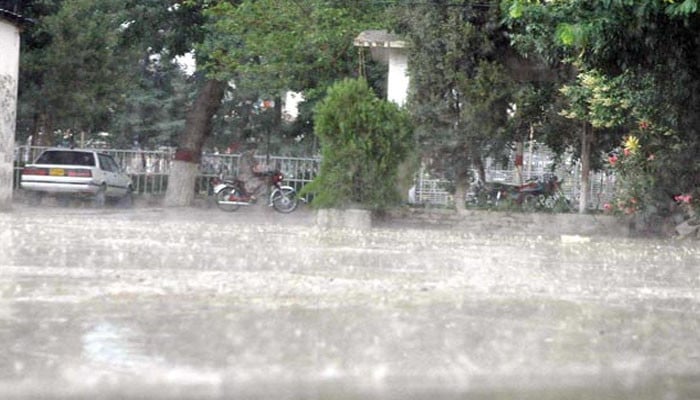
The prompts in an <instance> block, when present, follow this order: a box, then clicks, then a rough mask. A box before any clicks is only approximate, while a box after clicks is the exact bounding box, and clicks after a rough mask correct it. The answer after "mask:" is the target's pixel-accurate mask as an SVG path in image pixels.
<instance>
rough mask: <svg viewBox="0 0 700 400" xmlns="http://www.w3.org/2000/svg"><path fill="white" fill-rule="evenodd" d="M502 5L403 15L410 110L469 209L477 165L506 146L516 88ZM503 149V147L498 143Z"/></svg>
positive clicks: (449, 4) (440, 0) (424, 8)
mask: <svg viewBox="0 0 700 400" xmlns="http://www.w3.org/2000/svg"><path fill="white" fill-rule="evenodd" d="M498 21H499V12H498V7H497V3H496V2H486V3H478V4H477V3H474V2H471V1H446V0H435V1H430V2H428V3H426V4H424V5H423V4H421V5H418V6H416V7H412V8H402V9H400V10H399V18H398V27H399V29H400V31H401V32H402V33H404V34H405V35H406V37H407V38H408V41H409V43H410V46H409V49H410V50H409V70H410V72H409V73H410V75H411V85H412V91H411V94H410V98H409V108H410V110H411V113H412V115H413V116H414V119H415V122H416V124H417V132H416V134H417V140H418V143H419V146H421V147H422V148H423V149H425V150H426V153H427V154H426V155H425V156H426V157H427V158H429V159H432V160H433V162H434V163H437V162H438V161H442V162H441V164H442V165H441V166H440V167H441V168H443V169H444V170H445V172H446V174H447V175H449V176H451V177H453V178H454V179H455V181H456V188H457V190H456V195H455V197H456V205H457V207H458V209H462V208H464V206H465V197H466V191H467V188H468V185H469V170H470V168H471V166H472V163H477V164H479V163H480V161H481V160H482V157H485V156H486V155H487V154H488V153H489V152H490V151H497V150H498V149H499V147H500V148H502V145H503V142H504V141H505V140H504V135H505V133H506V132H505V131H504V127H505V126H506V118H507V109H508V105H509V103H510V97H511V93H512V90H513V87H512V83H513V82H512V80H511V79H510V78H509V75H508V74H507V71H506V69H505V67H504V66H503V63H502V60H500V59H499V56H498V55H499V53H500V52H502V51H504V49H506V48H507V46H508V44H507V42H505V41H504V39H505V37H504V36H503V33H502V32H501V28H500V24H499V22H498ZM498 143H500V144H501V146H498V145H497V144H498Z"/></svg>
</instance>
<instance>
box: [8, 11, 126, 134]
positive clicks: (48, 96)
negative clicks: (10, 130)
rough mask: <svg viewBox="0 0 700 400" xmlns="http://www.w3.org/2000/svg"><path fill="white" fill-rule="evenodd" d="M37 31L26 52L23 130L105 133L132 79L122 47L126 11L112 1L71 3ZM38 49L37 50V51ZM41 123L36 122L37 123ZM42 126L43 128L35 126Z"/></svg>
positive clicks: (47, 17)
mask: <svg viewBox="0 0 700 400" xmlns="http://www.w3.org/2000/svg"><path fill="white" fill-rule="evenodd" d="M61 5H62V6H61V8H60V9H58V10H54V9H48V10H44V11H47V12H54V11H55V13H51V14H49V15H45V16H43V18H41V19H40V20H39V21H38V23H37V25H35V26H34V27H33V28H32V30H31V36H32V38H31V39H27V41H26V42H25V43H31V44H32V45H34V46H35V47H33V48H29V49H28V50H27V51H26V52H23V53H22V60H21V63H22V66H23V68H22V76H21V78H20V84H21V87H20V102H21V103H20V108H19V114H20V115H19V117H18V120H19V121H20V124H21V125H20V129H19V130H20V132H24V135H29V134H32V133H35V132H36V131H38V130H40V129H44V130H45V131H46V132H48V133H50V132H52V131H53V130H54V129H63V130H64V131H67V130H73V131H74V132H79V131H85V132H97V131H100V130H104V129H105V128H106V126H107V125H108V123H109V120H110V118H111V116H112V112H113V111H114V110H115V109H116V108H118V106H119V104H121V101H122V96H121V93H122V92H123V88H124V87H125V85H126V82H128V80H129V76H130V73H129V70H128V67H127V66H128V62H127V60H128V59H129V58H130V57H131V55H132V54H131V53H130V52H129V50H128V49H124V48H122V47H120V46H119V43H120V42H119V40H120V34H121V31H122V27H121V23H122V22H123V21H124V18H123V15H124V14H123V12H124V10H123V9H122V8H121V7H120V5H119V3H115V2H112V1H107V0H99V1H88V0H70V1H68V0H66V1H64V2H62V3H61ZM33 50H35V51H33ZM35 121H36V122H35ZM31 124H36V125H38V126H31Z"/></svg>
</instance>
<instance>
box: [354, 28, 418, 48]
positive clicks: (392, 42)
mask: <svg viewBox="0 0 700 400" xmlns="http://www.w3.org/2000/svg"><path fill="white" fill-rule="evenodd" d="M353 43H354V44H355V46H356V47H382V48H390V49H403V48H404V47H406V42H405V41H404V40H402V39H401V37H399V36H398V35H395V34H393V33H388V32H387V31H384V30H381V31H379V30H375V31H364V32H362V33H360V34H359V35H358V36H357V37H356V38H355V40H354V42H353Z"/></svg>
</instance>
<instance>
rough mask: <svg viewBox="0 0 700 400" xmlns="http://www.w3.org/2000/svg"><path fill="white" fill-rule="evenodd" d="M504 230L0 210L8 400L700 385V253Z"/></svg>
mask: <svg viewBox="0 0 700 400" xmlns="http://www.w3.org/2000/svg"><path fill="white" fill-rule="evenodd" d="M511 217H512V216H511ZM573 217H574V216H572V218H573ZM489 218H490V219H489ZM498 218H500V220H499V219H498ZM507 218H508V216H507V215H503V216H500V217H496V216H490V217H487V218H482V223H481V224H477V223H475V222H474V221H475V220H476V219H477V218H471V219H470V218H469V217H468V216H465V217H464V218H463V219H462V220H459V221H454V220H453V221H451V222H450V223H447V222H445V221H444V219H443V220H441V219H440V218H439V214H438V217H437V220H436V221H434V223H432V224H426V223H423V222H420V221H416V220H415V219H413V220H412V219H411V218H407V217H404V218H398V217H397V218H386V219H383V220H377V221H376V222H375V223H374V224H373V226H372V227H371V228H370V229H350V228H343V227H325V226H320V225H319V224H317V223H316V215H315V213H314V212H313V211H311V210H309V209H308V207H304V208H303V209H302V210H299V211H298V212H296V213H294V214H291V215H281V214H279V213H275V212H274V211H272V210H269V209H266V208H265V207H262V206H259V207H253V208H247V209H245V210H242V211H240V212H237V213H234V214H228V213H222V212H219V211H218V210H216V209H212V208H206V207H205V208H201V207H200V208H196V207H190V208H170V209H169V208H158V207H137V208H134V209H132V210H120V209H109V208H108V209H104V210H99V209H90V208H72V207H51V206H46V207H41V208H31V207H26V206H21V205H20V206H18V207H16V208H15V210H14V211H13V212H10V213H4V214H0V232H1V233H0V235H1V236H2V237H1V238H0V239H2V240H0V254H2V257H1V258H0V260H2V261H0V263H1V265H0V339H1V340H2V342H3V343H5V351H3V354H2V362H1V363H0V393H3V397H4V398H23V399H24V398H48V397H50V398H59V399H60V398H71V399H73V398H85V399H95V398H100V399H102V398H104V399H117V398H119V399H122V398H154V399H160V398H163V399H186V398H204V399H207V398H209V399H219V398H221V399H224V398H275V399H327V398H336V399H360V398H362V399H366V398H378V399H406V398H416V399H419V398H426V397H431V398H440V399H442V398H445V399H457V398H465V397H468V398H476V399H480V398H484V399H490V398H513V397H515V398H523V399H548V398H551V399H558V398H570V399H600V398H635V399H661V398H663V399H686V398H693V397H697V396H698V395H700V384H699V383H698V382H700V379H698V378H700V336H698V334H697V332H698V331H700V318H699V314H700V302H699V301H700V296H699V295H698V292H697V287H698V284H699V283H700V269H698V266H700V248H699V247H698V246H697V241H683V240H675V239H643V238H628V237H619V236H618V235H617V234H615V233H607V234H606V233H605V232H602V233H598V234H591V235H585V236H573V235H568V234H562V233H561V232H559V231H557V230H556V229H554V228H550V229H541V230H539V231H538V230H536V229H534V227H528V226H517V225H515V226H513V225H512V224H510V225H508V224H507V223H506V222H504V221H506V220H507ZM489 221H491V223H489ZM499 224H500V225H499ZM489 227H491V228H490V229H489Z"/></svg>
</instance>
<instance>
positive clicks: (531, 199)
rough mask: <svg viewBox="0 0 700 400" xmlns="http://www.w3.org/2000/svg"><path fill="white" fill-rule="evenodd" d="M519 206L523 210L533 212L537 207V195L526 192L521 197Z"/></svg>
mask: <svg viewBox="0 0 700 400" xmlns="http://www.w3.org/2000/svg"><path fill="white" fill-rule="evenodd" d="M520 206H521V208H522V210H523V211H525V212H534V211H535V210H536V209H537V196H535V195H534V194H526V195H525V196H524V197H523V199H522V202H521V203H520Z"/></svg>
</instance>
